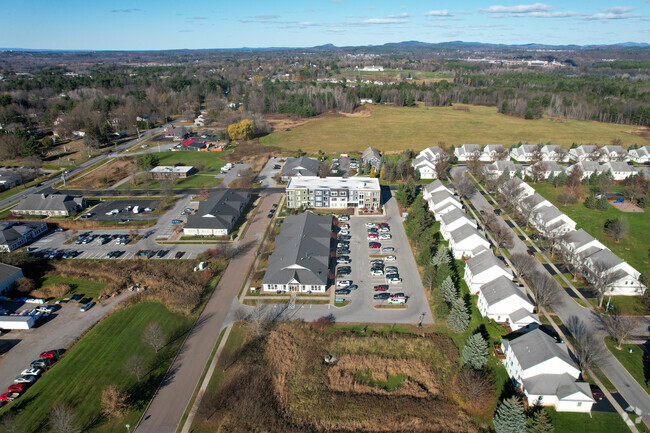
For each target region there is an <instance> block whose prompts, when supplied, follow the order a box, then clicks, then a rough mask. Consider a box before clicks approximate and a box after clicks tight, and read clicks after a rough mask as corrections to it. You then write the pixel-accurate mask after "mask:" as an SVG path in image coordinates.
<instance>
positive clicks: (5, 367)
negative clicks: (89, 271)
mask: <svg viewBox="0 0 650 433" xmlns="http://www.w3.org/2000/svg"><path fill="white" fill-rule="evenodd" d="M134 293H135V292H134ZM130 294H131V293H129V292H124V293H122V294H121V295H120V296H118V297H115V298H113V299H110V300H107V301H103V302H100V303H98V304H97V305H95V306H94V307H93V308H91V309H90V310H88V311H86V312H82V311H80V309H79V306H80V304H78V303H76V302H70V303H67V304H61V307H62V308H60V309H59V310H57V311H56V312H55V313H54V314H52V315H50V317H48V318H45V319H42V320H41V321H40V322H39V324H38V326H36V327H35V328H32V329H28V330H11V331H9V332H6V333H4V334H3V335H2V336H0V344H2V345H3V346H5V347H6V348H10V350H9V351H8V352H7V353H5V354H4V355H3V356H2V358H0V378H2V380H3V382H4V383H6V386H9V385H10V384H11V382H12V381H13V379H14V377H16V376H18V375H20V372H21V371H23V370H24V369H25V368H27V367H28V366H29V363H30V362H32V361H33V360H35V359H38V355H39V354H40V353H41V352H44V351H46V350H55V349H64V348H66V347H68V346H69V345H70V344H72V343H73V342H75V341H76V340H77V339H78V338H79V337H80V336H81V335H82V334H83V333H84V332H86V330H88V329H89V328H91V327H92V326H93V325H94V324H95V323H97V322H98V321H99V320H100V319H101V318H103V317H104V316H106V315H107V314H108V313H110V312H111V311H112V310H113V308H115V306H117V304H118V303H119V302H120V301H122V300H123V299H125V298H126V297H127V296H129V295H130ZM4 383H0V386H4Z"/></svg>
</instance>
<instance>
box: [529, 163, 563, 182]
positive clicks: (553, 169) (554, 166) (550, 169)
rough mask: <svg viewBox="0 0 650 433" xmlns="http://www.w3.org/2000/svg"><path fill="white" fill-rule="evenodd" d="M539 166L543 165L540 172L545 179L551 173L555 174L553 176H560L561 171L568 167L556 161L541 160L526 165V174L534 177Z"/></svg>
mask: <svg viewBox="0 0 650 433" xmlns="http://www.w3.org/2000/svg"><path fill="white" fill-rule="evenodd" d="M538 167H541V171H540V172H541V174H542V178H543V179H544V180H546V179H548V178H549V177H550V176H551V174H553V176H558V175H559V174H560V173H562V172H564V171H565V170H566V167H564V166H562V165H560V164H558V163H557V162H555V161H539V162H536V163H535V164H533V165H529V166H528V167H526V176H528V177H530V178H534V177H535V176H534V174H535V172H536V170H538V169H539V168H538Z"/></svg>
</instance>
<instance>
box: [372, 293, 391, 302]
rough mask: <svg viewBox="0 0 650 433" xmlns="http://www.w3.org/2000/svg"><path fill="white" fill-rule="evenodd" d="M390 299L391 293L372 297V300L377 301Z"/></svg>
mask: <svg viewBox="0 0 650 433" xmlns="http://www.w3.org/2000/svg"><path fill="white" fill-rule="evenodd" d="M388 298H390V293H386V292H384V293H377V294H376V295H374V296H373V297H372V299H376V300H383V299H388Z"/></svg>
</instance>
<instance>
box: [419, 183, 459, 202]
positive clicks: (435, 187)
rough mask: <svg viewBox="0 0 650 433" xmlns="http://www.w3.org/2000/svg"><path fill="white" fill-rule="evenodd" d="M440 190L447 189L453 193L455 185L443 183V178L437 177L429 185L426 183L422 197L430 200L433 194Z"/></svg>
mask: <svg viewBox="0 0 650 433" xmlns="http://www.w3.org/2000/svg"><path fill="white" fill-rule="evenodd" d="M438 191H446V192H448V193H449V194H451V195H453V194H454V192H453V185H452V184H445V183H442V181H441V180H439V179H436V180H434V181H433V182H431V183H430V184H428V185H425V186H424V188H423V189H422V198H423V199H424V200H429V199H430V198H431V195H432V194H433V193H435V192H438Z"/></svg>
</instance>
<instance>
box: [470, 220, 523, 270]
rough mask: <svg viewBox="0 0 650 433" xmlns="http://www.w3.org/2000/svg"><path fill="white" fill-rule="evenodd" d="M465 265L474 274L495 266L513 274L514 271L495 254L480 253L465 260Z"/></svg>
mask: <svg viewBox="0 0 650 433" xmlns="http://www.w3.org/2000/svg"><path fill="white" fill-rule="evenodd" d="M464 227H469V226H464ZM475 230H476V229H475ZM465 266H467V267H468V268H469V270H470V272H471V273H472V275H479V274H480V273H482V272H485V271H487V270H488V269H491V268H493V267H495V266H496V267H497V268H499V269H501V270H504V271H506V273H507V274H509V275H512V271H511V270H510V269H509V268H506V266H505V265H504V264H503V262H502V261H501V260H500V259H499V258H497V256H495V255H494V254H479V255H477V256H474V257H472V258H471V259H469V260H468V261H467V262H465ZM504 278H505V277H504Z"/></svg>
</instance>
